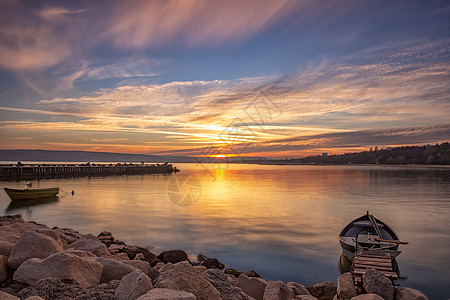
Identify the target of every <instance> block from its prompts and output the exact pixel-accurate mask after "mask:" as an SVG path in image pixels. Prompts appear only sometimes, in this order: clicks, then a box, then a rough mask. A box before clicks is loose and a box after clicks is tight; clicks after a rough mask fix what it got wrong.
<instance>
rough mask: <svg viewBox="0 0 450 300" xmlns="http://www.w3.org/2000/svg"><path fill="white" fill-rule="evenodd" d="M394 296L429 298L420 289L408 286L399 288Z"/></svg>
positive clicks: (408, 299)
mask: <svg viewBox="0 0 450 300" xmlns="http://www.w3.org/2000/svg"><path fill="white" fill-rule="evenodd" d="M394 296H395V297H394V299H395V300H428V298H427V296H425V295H424V294H422V293H421V292H419V291H418V290H415V289H411V288H407V287H402V288H398V289H397V290H396V291H395V294H394Z"/></svg>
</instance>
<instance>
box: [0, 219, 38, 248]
mask: <svg viewBox="0 0 450 300" xmlns="http://www.w3.org/2000/svg"><path fill="white" fill-rule="evenodd" d="M22 220H23V219H22ZM7 224H8V225H5V226H0V241H4V242H8V243H11V244H15V243H16V242H17V240H18V239H19V238H20V236H21V235H22V234H23V233H24V232H27V231H33V232H34V231H35V230H34V227H33V225H31V224H29V223H23V222H14V221H11V222H9V223H7Z"/></svg>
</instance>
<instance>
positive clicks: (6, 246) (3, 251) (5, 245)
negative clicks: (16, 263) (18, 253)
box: [0, 240, 14, 256]
mask: <svg viewBox="0 0 450 300" xmlns="http://www.w3.org/2000/svg"><path fill="white" fill-rule="evenodd" d="M13 247H14V244H13V243H10V242H5V241H1V240H0V255H5V256H9V255H10V254H11V251H12V248H13Z"/></svg>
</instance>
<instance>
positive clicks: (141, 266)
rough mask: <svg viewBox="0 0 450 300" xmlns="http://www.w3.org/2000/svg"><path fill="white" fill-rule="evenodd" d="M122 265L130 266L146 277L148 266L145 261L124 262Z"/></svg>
mask: <svg viewBox="0 0 450 300" xmlns="http://www.w3.org/2000/svg"><path fill="white" fill-rule="evenodd" d="M122 263H124V264H126V265H129V266H132V267H133V268H136V269H139V270H141V271H142V272H143V273H144V274H145V275H148V271H149V269H150V264H149V263H148V262H147V261H145V260H139V259H135V260H124V261H122Z"/></svg>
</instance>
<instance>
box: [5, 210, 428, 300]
mask: <svg viewBox="0 0 450 300" xmlns="http://www.w3.org/2000/svg"><path fill="white" fill-rule="evenodd" d="M364 276H365V277H364V278H363V281H364V285H363V289H362V290H363V291H362V292H361V291H359V292H358V291H357V290H356V289H355V287H354V285H353V280H352V276H351V274H350V273H345V274H343V275H341V276H339V278H338V280H337V282H338V284H337V286H336V285H335V284H334V283H332V282H329V281H327V282H324V283H319V284H316V285H313V286H306V287H305V286H304V285H302V284H301V283H297V282H288V283H285V282H282V281H266V280H264V279H263V278H261V277H260V276H259V275H258V274H257V273H256V272H255V271H253V270H251V271H248V272H242V271H238V270H235V269H231V268H225V266H224V264H222V263H221V262H220V261H219V260H217V259H216V258H208V257H206V256H204V255H202V254H199V255H198V260H197V261H192V262H191V261H190V260H189V258H188V256H187V255H186V253H185V252H184V251H182V250H171V251H164V252H162V253H160V254H159V255H156V254H154V253H152V252H151V251H149V249H146V248H142V247H139V246H132V245H127V244H125V243H124V242H121V241H118V240H115V239H114V237H113V236H112V235H111V233H109V232H102V233H100V234H99V235H98V236H94V235H91V234H88V235H84V234H81V233H79V232H77V231H75V230H72V229H67V228H57V227H54V228H49V227H47V226H45V225H42V224H38V223H35V222H25V221H24V220H23V218H22V217H21V216H20V215H14V216H3V217H0V283H1V286H0V300H3V299H27V300H39V299H45V300H53V299H58V300H60V299H61V300H65V299H76V300H84V299H92V300H94V299H100V300H109V299H117V300H133V299H139V300H164V299H175V300H194V299H199V300H202V299H205V300H206V299H207V300H216V299H225V300H244V299H249V300H250V299H256V300H262V299H264V300H272V299H273V300H284V299H286V300H289V299H303V300H313V299H319V300H338V299H340V300H344V299H352V300H369V299H373V300H378V299H385V300H394V299H395V300H405V299H408V300H415V299H417V300H424V299H425V300H426V299H428V298H427V297H426V296H425V295H423V294H422V293H421V292H419V291H417V290H414V289H410V288H405V287H402V288H399V287H394V285H393V284H392V282H391V281H390V280H389V279H388V278H387V277H385V276H384V275H383V274H382V273H380V272H378V271H376V270H369V271H368V272H367V273H366V274H365V275H364Z"/></svg>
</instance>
